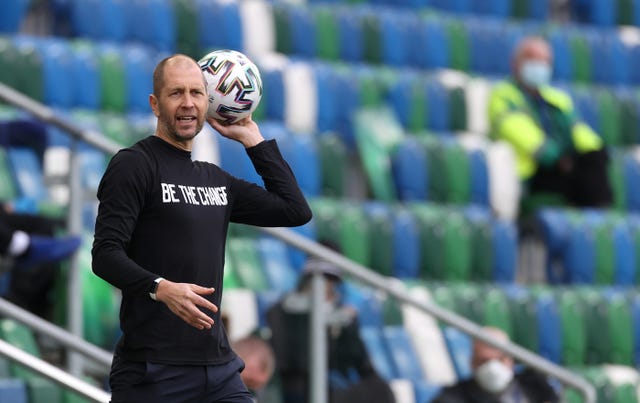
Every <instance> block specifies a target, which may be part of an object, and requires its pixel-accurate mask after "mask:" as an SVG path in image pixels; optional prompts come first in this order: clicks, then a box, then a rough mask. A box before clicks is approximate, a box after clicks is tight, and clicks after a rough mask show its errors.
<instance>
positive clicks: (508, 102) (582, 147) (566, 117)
mask: <svg viewBox="0 0 640 403" xmlns="http://www.w3.org/2000/svg"><path fill="white" fill-rule="evenodd" d="M540 96H541V98H542V100H540V102H539V103H536V102H534V101H532V100H531V99H529V98H528V97H527V96H526V95H525V94H524V93H523V92H522V91H521V90H520V88H518V86H517V85H516V84H515V83H514V82H512V81H503V82H501V83H498V84H497V85H496V86H495V87H494V88H493V89H492V91H491V94H490V98H489V122H490V130H491V131H490V137H491V138H492V139H494V140H504V141H507V142H508V143H510V144H511V145H512V146H513V148H514V150H515V153H516V159H517V167H518V174H519V176H520V178H521V179H522V180H526V179H529V178H530V177H531V176H533V174H535V172H536V170H537V168H538V165H540V164H549V165H550V164H553V163H554V162H555V161H556V160H557V159H558V158H559V157H560V156H561V155H563V154H565V153H567V152H571V151H575V152H578V153H586V152H590V151H596V150H600V149H602V148H603V147H604V143H603V141H602V138H601V137H600V136H598V134H597V133H596V132H594V131H593V130H592V129H591V128H590V127H589V126H588V125H587V124H586V123H584V122H582V121H580V120H578V119H577V118H576V115H575V110H574V106H573V101H572V100H571V97H570V96H569V95H568V94H567V93H565V92H564V91H562V90H560V89H557V88H553V87H550V86H547V87H544V88H542V89H541V90H540ZM540 103H545V104H546V106H547V107H546V108H545V112H544V113H546V114H547V119H548V121H549V122H550V124H549V125H547V126H551V128H552V129H551V130H552V131H553V133H545V131H544V130H545V128H544V127H543V124H542V121H541V119H540V113H541V110H540V109H541V106H540Z"/></svg>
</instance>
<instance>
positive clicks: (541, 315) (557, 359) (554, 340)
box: [535, 293, 562, 364]
mask: <svg viewBox="0 0 640 403" xmlns="http://www.w3.org/2000/svg"><path fill="white" fill-rule="evenodd" d="M535 310H536V320H537V323H538V350H537V353H538V354H540V355H541V356H543V357H545V358H546V359H548V360H550V361H552V362H554V363H556V364H560V363H561V360H562V330H561V329H562V327H561V324H560V321H561V319H560V313H559V310H558V306H557V304H556V301H555V298H554V297H553V295H551V294H550V293H544V294H539V295H537V296H536V299H535Z"/></svg>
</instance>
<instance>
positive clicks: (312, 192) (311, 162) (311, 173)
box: [279, 134, 322, 197]
mask: <svg viewBox="0 0 640 403" xmlns="http://www.w3.org/2000/svg"><path fill="white" fill-rule="evenodd" d="M279 145H280V149H281V151H282V155H283V156H284V157H285V159H286V160H287V162H288V163H289V164H290V165H291V169H292V170H293V172H295V175H296V179H297V180H298V185H300V189H302V191H303V193H304V194H305V196H307V197H316V196H320V188H321V183H322V177H321V171H320V157H319V155H318V146H317V144H316V139H315V138H314V137H313V136H312V135H306V134H292V135H290V136H288V137H287V138H283V139H282V141H280V142H279Z"/></svg>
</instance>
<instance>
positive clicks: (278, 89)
mask: <svg viewBox="0 0 640 403" xmlns="http://www.w3.org/2000/svg"><path fill="white" fill-rule="evenodd" d="M259 68H260V77H261V78H262V87H263V90H264V92H263V93H262V102H263V103H264V104H265V119H272V120H276V121H284V102H282V100H283V99H284V84H283V81H282V79H283V78H282V69H279V68H269V67H267V66H259Z"/></svg>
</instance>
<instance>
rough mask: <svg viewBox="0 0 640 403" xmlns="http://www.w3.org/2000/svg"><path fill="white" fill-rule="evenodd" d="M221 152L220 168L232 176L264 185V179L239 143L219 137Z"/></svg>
mask: <svg viewBox="0 0 640 403" xmlns="http://www.w3.org/2000/svg"><path fill="white" fill-rule="evenodd" d="M217 141H218V147H219V150H220V166H221V167H222V168H223V169H225V170H227V171H228V172H229V173H231V174H232V175H234V176H236V177H238V178H241V179H244V180H246V181H249V182H252V183H256V184H258V185H262V184H263V182H262V178H261V177H260V175H258V174H257V173H256V171H255V169H254V167H253V164H252V163H251V160H250V159H249V157H248V156H247V153H246V151H245V149H244V147H243V146H242V144H239V143H238V142H236V141H234V140H230V139H228V138H226V137H222V136H218V137H217Z"/></svg>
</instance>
